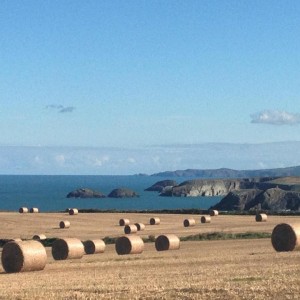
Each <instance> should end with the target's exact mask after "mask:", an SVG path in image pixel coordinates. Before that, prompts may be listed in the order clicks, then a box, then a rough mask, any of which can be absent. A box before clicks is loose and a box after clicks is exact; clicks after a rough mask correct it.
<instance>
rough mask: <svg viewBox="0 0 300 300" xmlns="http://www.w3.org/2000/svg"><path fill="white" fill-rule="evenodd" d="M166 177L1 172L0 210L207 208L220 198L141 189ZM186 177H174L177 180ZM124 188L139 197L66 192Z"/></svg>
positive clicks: (183, 179) (105, 192)
mask: <svg viewBox="0 0 300 300" xmlns="http://www.w3.org/2000/svg"><path fill="white" fill-rule="evenodd" d="M164 179H166V178H161V177H152V176H135V175H133V176H86V175H85V176H69V175H66V176H48V175H45V176H39V175H0V210H2V211H3V210H5V211H17V210H18V209H19V208H20V207H22V206H25V207H28V208H30V207H38V208H39V209H40V211H43V212H49V211H62V210H65V209H66V208H68V207H77V208H79V209H80V208H85V209H88V208H91V209H100V210H108V209H116V210H160V209H191V208H199V209H207V208H209V207H210V206H211V205H214V204H215V203H217V202H219V201H220V200H221V197H160V196H159V194H158V193H157V192H145V191H144V189H146V188H147V187H149V186H151V185H152V184H154V183H155V182H157V181H160V180H164ZM185 180H187V179H186V178H176V181H177V182H178V183H180V182H183V181H185ZM120 187H126V188H129V189H132V190H134V191H136V192H137V193H138V194H139V195H140V197H139V198H122V199H115V198H103V199H78V198H66V195H67V194H68V193H69V192H71V191H73V190H75V189H78V188H91V189H94V190H97V191H100V192H102V193H104V194H105V195H107V194H109V193H110V192H111V191H112V190H113V189H115V188H120Z"/></svg>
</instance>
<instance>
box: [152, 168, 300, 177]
mask: <svg viewBox="0 0 300 300" xmlns="http://www.w3.org/2000/svg"><path fill="white" fill-rule="evenodd" d="M151 176H160V177H190V178H245V177H287V176H300V166H295V167H287V168H276V169H260V170H233V169H227V168H221V169H206V170H202V169H187V170H177V171H165V172H160V173H155V174H152V175H151Z"/></svg>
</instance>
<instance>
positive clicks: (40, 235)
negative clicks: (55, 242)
mask: <svg viewBox="0 0 300 300" xmlns="http://www.w3.org/2000/svg"><path fill="white" fill-rule="evenodd" d="M46 238H47V237H46V236H45V235H44V234H36V235H34V236H33V237H32V239H33V240H35V241H43V240H45V239H46Z"/></svg>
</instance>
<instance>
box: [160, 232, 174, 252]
mask: <svg viewBox="0 0 300 300" xmlns="http://www.w3.org/2000/svg"><path fill="white" fill-rule="evenodd" d="M155 248H156V250H157V251H165V250H178V249H179V248H180V240H179V238H178V237H177V236H176V235H175V234H166V235H160V236H158V237H157V238H156V240H155Z"/></svg>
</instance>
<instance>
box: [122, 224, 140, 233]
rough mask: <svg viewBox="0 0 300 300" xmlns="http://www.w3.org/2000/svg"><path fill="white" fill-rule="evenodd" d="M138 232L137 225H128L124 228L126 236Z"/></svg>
mask: <svg viewBox="0 0 300 300" xmlns="http://www.w3.org/2000/svg"><path fill="white" fill-rule="evenodd" d="M137 231H138V229H137V227H136V226H135V225H126V226H125V227H124V233H125V234H130V233H136V232H137Z"/></svg>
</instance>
